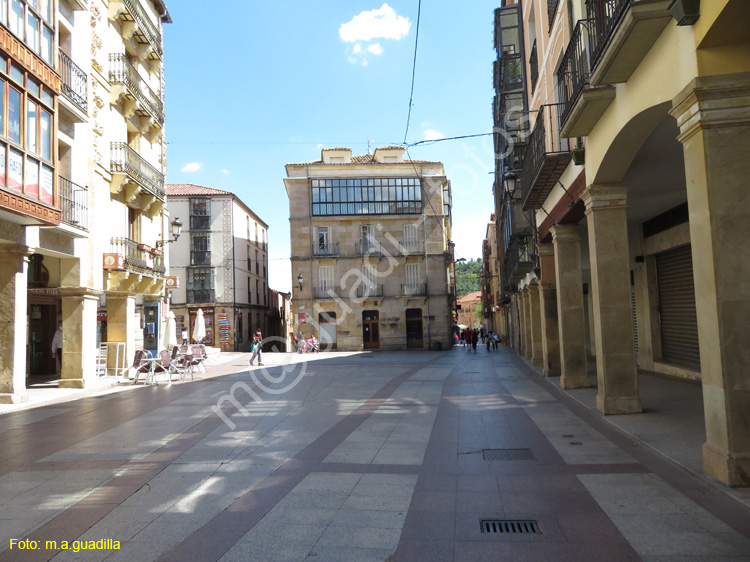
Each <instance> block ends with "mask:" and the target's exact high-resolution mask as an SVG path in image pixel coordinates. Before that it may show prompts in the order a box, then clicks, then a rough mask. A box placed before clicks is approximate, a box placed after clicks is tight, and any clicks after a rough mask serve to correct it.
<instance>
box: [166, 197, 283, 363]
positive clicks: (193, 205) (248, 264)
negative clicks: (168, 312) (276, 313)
mask: <svg viewBox="0 0 750 562" xmlns="http://www.w3.org/2000/svg"><path fill="white" fill-rule="evenodd" d="M167 208H168V209H169V213H170V214H171V215H172V216H176V217H177V216H179V217H183V219H184V223H185V224H184V226H183V235H182V236H181V237H180V239H179V240H178V241H177V242H175V243H174V244H172V248H171V250H172V252H171V254H170V263H169V267H170V273H171V274H172V275H173V276H175V277H176V278H178V279H179V286H178V287H176V288H174V289H171V291H170V292H171V299H170V305H171V307H172V311H173V312H174V314H175V317H176V320H177V331H178V333H180V332H182V328H183V327H185V328H187V330H188V335H189V340H190V341H191V342H192V341H193V339H192V333H193V327H194V324H195V316H196V314H197V312H198V309H201V310H202V311H203V316H204V318H205V320H206V338H205V339H204V340H203V343H204V344H206V345H209V346H214V347H217V348H220V349H221V350H222V351H249V350H250V344H251V343H252V334H253V333H254V332H255V331H256V330H261V331H262V332H263V335H264V336H265V335H266V333H267V332H268V327H269V324H268V322H269V306H270V305H269V292H268V239H267V232H268V225H267V224H266V223H265V222H263V221H262V220H261V219H260V217H258V215H257V214H255V212H253V211H252V209H250V208H249V207H248V206H247V205H245V203H243V202H242V200H240V198H239V197H237V196H236V195H235V194H234V193H232V192H231V191H224V190H222V189H214V188H212V187H203V186H200V185H193V184H171V185H168V186H167Z"/></svg>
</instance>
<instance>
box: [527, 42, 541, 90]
mask: <svg viewBox="0 0 750 562" xmlns="http://www.w3.org/2000/svg"><path fill="white" fill-rule="evenodd" d="M529 70H530V72H531V91H532V92H533V91H534V88H535V87H536V81H537V80H538V79H539V55H538V54H537V51H536V40H534V45H533V46H532V47H531V55H530V56H529Z"/></svg>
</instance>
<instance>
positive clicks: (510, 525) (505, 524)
mask: <svg viewBox="0 0 750 562" xmlns="http://www.w3.org/2000/svg"><path fill="white" fill-rule="evenodd" d="M481 526H482V532H483V533H538V534H542V531H541V529H540V528H539V524H538V523H537V522H536V521H534V520H533V519H526V520H513V519H484V520H482V521H481Z"/></svg>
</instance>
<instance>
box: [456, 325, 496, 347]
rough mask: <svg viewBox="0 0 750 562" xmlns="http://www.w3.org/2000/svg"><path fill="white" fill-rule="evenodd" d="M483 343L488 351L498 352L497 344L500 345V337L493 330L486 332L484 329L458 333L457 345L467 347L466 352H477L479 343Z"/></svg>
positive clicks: (467, 329)
mask: <svg viewBox="0 0 750 562" xmlns="http://www.w3.org/2000/svg"><path fill="white" fill-rule="evenodd" d="M480 341H481V342H482V343H483V344H485V345H486V346H487V351H492V350H493V349H494V350H497V344H499V343H500V336H498V335H497V334H496V333H495V332H493V331H492V330H490V331H488V332H485V330H484V328H483V327H482V328H479V329H478V330H477V329H476V328H474V329H469V328H466V329H465V330H460V332H458V333H456V343H457V344H461V345H465V346H466V351H472V350H473V351H474V352H476V350H477V343H479V342H480Z"/></svg>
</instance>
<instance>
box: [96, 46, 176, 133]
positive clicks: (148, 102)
mask: <svg viewBox="0 0 750 562" xmlns="http://www.w3.org/2000/svg"><path fill="white" fill-rule="evenodd" d="M109 81H110V83H111V84H123V85H124V86H125V88H127V90H128V92H130V95H132V96H133V97H134V98H135V99H136V100H138V102H139V103H140V105H141V107H142V108H143V109H142V110H141V111H145V112H146V113H148V114H149V115H150V116H151V117H152V118H153V119H154V120H155V121H156V122H158V123H159V124H160V125H163V124H164V104H163V103H162V101H161V98H160V97H159V94H157V93H156V92H154V91H153V90H152V89H151V86H149V85H148V83H147V82H146V81H145V80H144V79H143V78H142V77H141V75H140V74H138V71H137V70H136V69H135V67H134V66H133V65H132V64H130V61H128V59H127V57H126V56H125V55H123V54H120V53H111V54H110V55H109Z"/></svg>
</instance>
